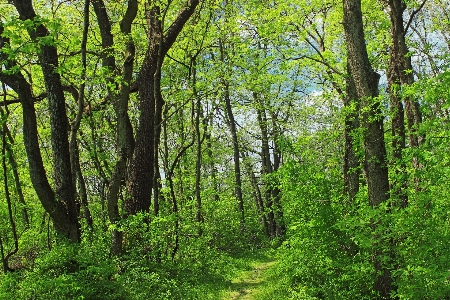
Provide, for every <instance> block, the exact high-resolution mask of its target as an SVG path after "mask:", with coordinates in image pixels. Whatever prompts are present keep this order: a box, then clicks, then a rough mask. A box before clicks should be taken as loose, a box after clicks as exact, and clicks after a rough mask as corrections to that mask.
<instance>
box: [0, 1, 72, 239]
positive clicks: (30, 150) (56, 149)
mask: <svg viewBox="0 0 450 300" xmlns="http://www.w3.org/2000/svg"><path fill="white" fill-rule="evenodd" d="M14 5H15V7H16V9H17V11H18V12H19V15H20V18H21V19H23V20H33V19H34V18H35V17H36V14H35V12H34V9H33V6H32V4H31V1H15V2H14ZM0 32H3V27H1V26H0ZM29 34H30V36H31V38H32V39H33V40H37V39H38V38H41V37H48V35H49V33H48V31H47V28H45V26H44V25H42V24H40V25H38V26H37V27H36V30H30V31H29ZM4 46H5V47H7V46H9V41H8V40H7V39H6V38H0V48H2V47H4ZM0 56H3V55H1V53H0ZM1 58H2V59H4V61H6V63H5V66H6V68H7V69H9V68H10V67H12V66H14V65H15V62H13V61H9V60H8V59H7V57H1ZM40 64H41V66H42V70H43V74H44V81H45V86H46V90H47V94H48V98H49V100H48V102H49V111H50V123H51V124H50V127H51V141H52V153H53V161H54V165H53V171H54V172H53V173H54V174H53V175H54V185H55V191H53V189H52V188H51V186H50V184H49V182H48V179H47V175H46V172H45V169H44V164H43V161H42V156H41V152H40V146H39V141H38V132H37V121H36V112H35V109H34V100H33V95H32V93H31V86H30V84H29V83H28V82H27V81H26V79H25V78H24V77H23V75H22V74H21V73H15V74H10V75H5V74H0V79H1V80H2V81H3V82H4V83H5V84H7V85H8V86H10V87H11V88H12V89H13V90H14V91H15V92H16V93H17V94H18V96H19V98H20V101H21V104H22V111H23V135H24V145H25V150H26V152H27V157H28V164H29V168H30V178H31V181H32V183H33V187H34V189H35V190H36V193H37V195H38V197H39V200H40V201H41V203H42V205H43V207H44V209H45V210H46V211H47V212H48V213H49V215H50V217H51V218H52V221H53V225H54V227H55V230H56V231H57V232H58V233H59V234H60V235H62V236H64V237H66V238H68V239H69V240H71V241H72V242H79V240H80V224H79V222H78V212H77V206H76V199H75V189H74V186H73V181H72V170H71V163H70V153H69V142H68V134H67V129H68V125H69V124H68V120H67V115H66V111H65V98H64V93H63V89H62V85H61V78H60V76H59V74H58V73H57V72H56V69H57V67H58V53H57V51H56V48H55V47H54V46H51V45H41V52H40Z"/></svg>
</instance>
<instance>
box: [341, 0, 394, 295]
mask: <svg viewBox="0 0 450 300" xmlns="http://www.w3.org/2000/svg"><path fill="white" fill-rule="evenodd" d="M344 30H345V39H346V42H347V53H348V62H349V65H350V72H351V74H352V77H353V81H354V83H355V87H356V92H357V96H358V99H359V100H360V101H361V111H362V126H363V128H364V131H365V132H364V150H365V155H364V170H365V173H366V178H367V185H368V196H369V204H370V205H372V206H378V205H379V204H381V203H382V202H384V201H386V200H387V199H388V198H389V180H388V169H387V165H386V148H385V144H384V131H383V117H382V116H381V110H380V105H381V104H380V102H379V101H378V100H377V96H378V81H379V78H380V76H379V75H378V74H377V73H376V72H374V71H373V69H372V66H371V65H370V62H369V57H368V54H367V49H366V44H365V38H364V28H363V20H362V12H361V1H360V0H344ZM374 227H376V224H374ZM385 246H387V245H385ZM375 247H376V248H377V249H375V251H374V267H375V271H376V272H377V274H376V275H375V276H376V279H375V283H374V290H375V291H377V292H378V293H379V296H380V298H382V299H390V292H391V290H392V289H393V285H392V275H391V273H390V270H389V269H388V267H387V266H385V265H384V264H383V263H382V261H381V256H382V254H383V253H382V249H383V247H382V246H380V245H375ZM387 247H389V246H387Z"/></svg>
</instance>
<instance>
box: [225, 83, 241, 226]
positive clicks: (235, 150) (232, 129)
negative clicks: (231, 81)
mask: <svg viewBox="0 0 450 300" xmlns="http://www.w3.org/2000/svg"><path fill="white" fill-rule="evenodd" d="M224 88H225V96H224V97H225V107H226V111H227V117H228V123H229V124H228V126H229V128H230V133H231V138H232V141H233V159H234V178H235V195H236V200H237V201H238V210H239V212H240V226H241V231H242V232H243V231H244V226H245V215H244V200H243V198H242V182H241V165H240V161H239V143H238V137H237V130H236V121H235V120H234V114H233V110H232V108H231V99H230V90H229V89H230V88H229V85H228V83H225V84H224Z"/></svg>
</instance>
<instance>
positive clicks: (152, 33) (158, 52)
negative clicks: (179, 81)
mask: <svg viewBox="0 0 450 300" xmlns="http://www.w3.org/2000/svg"><path fill="white" fill-rule="evenodd" d="M198 3H199V1H198V0H189V1H188V3H187V4H186V6H185V7H184V8H182V9H181V11H180V13H179V14H178V16H177V18H176V19H175V21H174V22H173V23H172V25H171V26H170V27H169V28H168V29H167V31H165V30H163V27H162V26H163V19H164V15H162V14H161V10H160V7H159V6H158V5H156V4H155V5H153V4H152V5H150V4H147V7H146V19H147V23H148V27H149V30H148V35H147V39H148V48H147V53H146V55H145V58H144V62H143V65H142V67H141V70H140V72H139V75H138V79H137V84H138V92H139V111H140V114H139V119H138V121H139V125H138V128H137V130H136V141H135V148H134V152H133V156H132V157H131V161H130V165H129V172H128V178H127V191H128V194H129V198H128V199H127V200H126V201H125V210H126V212H127V213H128V214H130V215H133V214H136V213H138V212H141V211H142V212H148V211H149V209H150V200H151V195H152V188H153V182H154V180H153V177H154V173H155V172H154V169H155V159H154V158H155V153H157V151H158V150H157V149H158V143H159V136H156V134H159V133H160V130H156V128H155V123H156V122H157V121H155V120H160V119H161V116H160V115H161V114H162V109H160V107H162V104H163V103H164V102H163V100H162V95H161V90H160V87H161V86H160V84H161V83H160V82H161V67H162V62H163V60H164V57H165V55H166V54H167V51H168V50H169V49H170V48H171V47H172V45H173V43H174V42H175V40H176V38H177V36H178V34H179V33H180V32H181V30H182V29H183V27H184V25H185V24H186V22H187V20H188V19H189V18H190V16H191V15H192V14H193V13H194V11H195V8H196V6H197V5H198ZM163 31H165V32H166V34H165V35H164V34H163Z"/></svg>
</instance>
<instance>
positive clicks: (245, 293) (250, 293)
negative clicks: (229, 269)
mask: <svg viewBox="0 0 450 300" xmlns="http://www.w3.org/2000/svg"><path fill="white" fill-rule="evenodd" d="M274 263H275V261H274V260H272V259H271V260H267V261H263V262H259V263H257V264H255V265H254V267H253V269H252V270H250V271H245V272H242V274H241V275H240V276H239V277H238V278H236V279H233V280H232V281H231V287H230V292H229V293H227V295H225V296H224V297H223V298H222V300H250V299H255V295H256V294H257V292H258V288H260V287H261V286H263V285H264V284H265V280H266V277H265V276H264V275H265V274H264V271H266V270H267V269H268V268H269V267H270V266H272V265H273V264H274Z"/></svg>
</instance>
